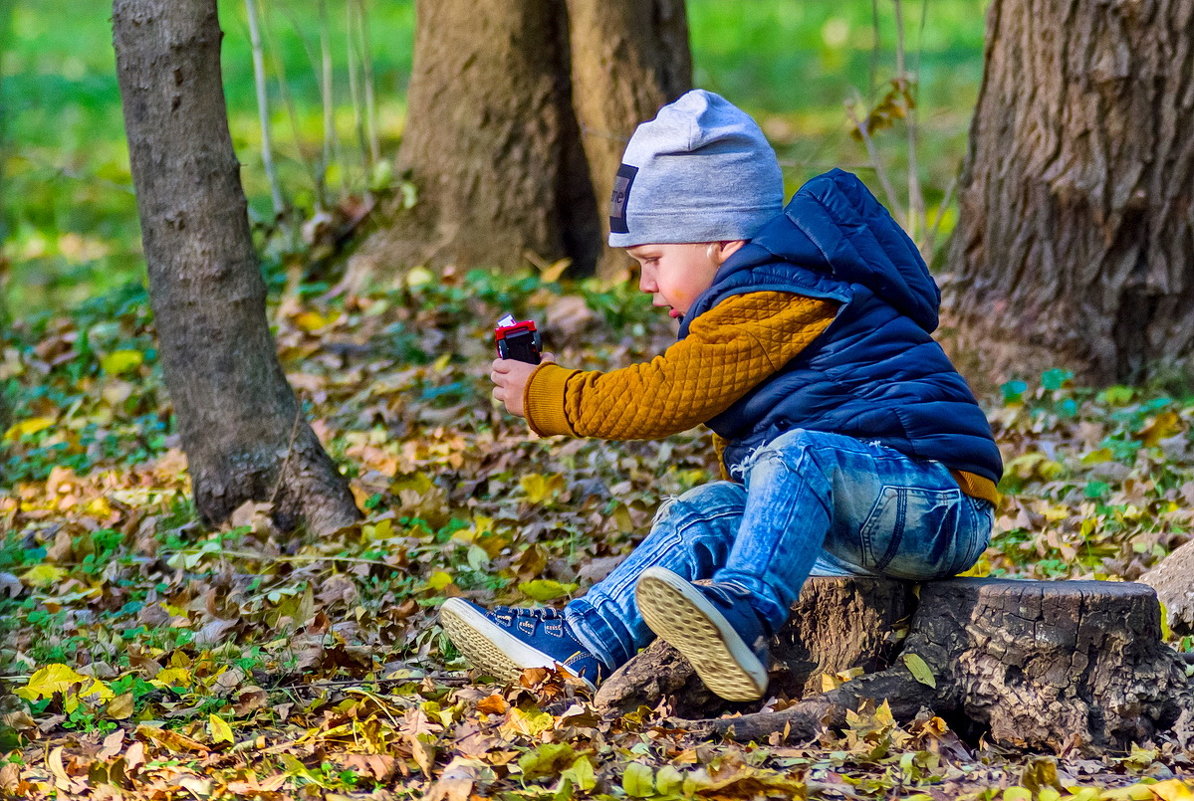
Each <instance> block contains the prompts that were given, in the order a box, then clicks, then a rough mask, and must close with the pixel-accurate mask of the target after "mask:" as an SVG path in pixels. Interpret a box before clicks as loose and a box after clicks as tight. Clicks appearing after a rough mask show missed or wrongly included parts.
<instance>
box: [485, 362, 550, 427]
mask: <svg viewBox="0 0 1194 801" xmlns="http://www.w3.org/2000/svg"><path fill="white" fill-rule="evenodd" d="M541 359H542V361H541V362H540V364H548V363H551V364H555V361H556V357H555V355H554V354H551V353H544V354H543V355H542V356H541ZM538 368H539V365H538V364H527V363H526V362H520V361H518V360H517V359H494V360H493V365H492V369H491V370H490V372H489V377H490V378H491V379H492V380H493V383H494V388H493V397H494V398H496V399H497V400H499V401H501V402H502V403H504V404H506V411H508V412H509V413H510V414H516V415H518V416H519V417H526V416H527V415H526V408H525V407H524V406H523V403H522V398H523V395H525V394H526V389H527V381H529V380H530V378H531V373H533V372H535V370H537V369H538Z"/></svg>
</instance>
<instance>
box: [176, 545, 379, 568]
mask: <svg viewBox="0 0 1194 801" xmlns="http://www.w3.org/2000/svg"><path fill="white" fill-rule="evenodd" d="M161 553H163V554H183V555H185V556H192V555H194V554H207V553H212V552H211V551H203V550H200V549H199V548H185V549H182V550H178V551H162V552H161ZM213 555H219V556H220V557H226V556H231V557H235V558H237V559H255V560H257V561H261V562H352V563H354V564H361V565H378V566H379V567H388V568H390V569H391V570H397V569H398V568H397V567H395V566H394V565H392V564H390V563H389V562H383V561H381V560H380V559H365V558H363V557H360V556H322V555H319V554H297V555H295V556H282V555H278V556H273V555H271V554H265V553H252V552H251V551H227V550H221V551H219V552H218V554H213Z"/></svg>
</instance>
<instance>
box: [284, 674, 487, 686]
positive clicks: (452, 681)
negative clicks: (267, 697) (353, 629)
mask: <svg viewBox="0 0 1194 801" xmlns="http://www.w3.org/2000/svg"><path fill="white" fill-rule="evenodd" d="M428 678H429V679H431V680H432V681H434V682H435V683H436V684H444V685H449V686H453V687H456V686H460V687H463V686H464V685H466V684H472V681H471V680H470V679H469V678H468V677H467V676H436V675H435V674H431V673H429V674H427V675H426V676H419V677H417V678H416V677H414V676H407V677H405V678H393V679H328V680H326V681H311V682H302V683H295V684H279V685H276V686H274V687H271V688H270V689H271V690H304V689H312V688H316V689H318V688H322V687H360V686H363V685H369V684H409V683H410V682H412V681H414V682H418V681H423V680H424V679H428Z"/></svg>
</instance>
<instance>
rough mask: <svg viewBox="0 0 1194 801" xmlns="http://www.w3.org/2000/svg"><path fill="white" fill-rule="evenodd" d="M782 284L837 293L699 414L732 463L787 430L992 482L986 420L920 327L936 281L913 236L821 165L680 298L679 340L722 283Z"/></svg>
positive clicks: (732, 289) (844, 175)
mask: <svg viewBox="0 0 1194 801" xmlns="http://www.w3.org/2000/svg"><path fill="white" fill-rule="evenodd" d="M768 290H770V291H781V292H794V293H797V294H801V295H806V296H809V297H814V298H827V299H831V300H835V301H837V302H839V303H840V304H841V307H840V309H839V311H838V314H837V316H836V318H835V319H834V321H833V322H832V323H831V324H830V326H829V327H828V328H827V329H826V330H825V331H824V332H823V333H822V334H821V335H820V336H819V337H817V338H816V339H815V340H814V341H813V342H812V343H811V344H810V345H809V346H808V347H807V348H805V349H804V350H803V351H801V352H800V353H799V354H797V356H796V357H795V358H794V359H792V361H790V362H789V363H788V364H787V365H785V366H784V367H783V368H781V369H780V370H779V372H777V373H775V374H774V375H773V376H771V378H769V379H768V380H766V381H764V382H763V383H762V384H760V385H759V386H757V387H755V388H754V389H753V390H751V391H750V392H749V393H747V394H746V396H745V397H743V398H741V399H740V400H739V401H738V402H737V403H735V404H734V405H733V406H731V407H730V408H729V409H727V410H726V411H725V412H723V413H722V414H720V415H718V416H717V417H715V418H713V419H712V420H710V421H708V425H709V427H710V428H711V429H713V430H714V431H715V432H717V433H718V434H720V435H721V436H723V437H725V438H726V439H727V440H729V446H728V447H727V449H726V451H725V454H724V458H725V462H726V466H727V468H730V469H731V473H732V472H733V467H734V466H735V465H737V464H738V463H739V462H741V460H742V459H743V458H744V457H745V456H746V455H747V454H748V453H750V452H751V451H752V450H754V449H755V448H756V447H758V446H759V445H762V444H764V443H766V442H769V441H770V440H772V439H774V438H775V437H777V436H778V435H779V434H782V433H783V432H785V431H788V430H791V429H794V428H804V429H810V430H814V431H827V432H833V433H838V434H845V435H848V436H852V437H857V438H859V439H863V440H867V441H878V442H880V443H882V444H884V445H887V446H889V447H892V448H894V449H896V450H898V451H900V452H901V453H905V454H907V455H909V456H912V457H915V458H920V459H933V460H936V461H939V462H942V463H944V464H945V465H946V466H947V467H949V468H950V469H953V470H964V471H967V472H971V473H975V474H977V475H980V476H983V477H985V478H988V479H990V480H991V481H994V482H998V481H999V478H1000V476H1001V475H1002V472H1003V464H1002V461H1001V459H1000V456H999V449H998V448H997V447H996V445H995V441H994V438H993V437H992V436H991V428H990V425H989V424H988V423H987V418H986V416H985V415H984V414H983V412H982V410H981V409H980V408H979V406H978V403H977V402H976V401H975V399H974V395H973V393H971V391H970V388H969V387H968V386H967V385H966V381H965V380H964V379H963V378H962V376H961V375H959V374H958V372H957V370H956V369H955V368H954V366H953V364H952V363H951V362H950V361H949V358H948V357H947V356H946V355H945V352H944V351H942V350H941V346H940V345H938V344H937V342H936V341H934V340H933V338H932V336H931V333H932V332H933V330H934V329H936V327H937V308H938V304H939V302H940V299H941V294H940V291H939V290H938V289H937V285H936V284H935V283H934V282H933V278H932V276H930V275H929V271H928V268H927V267H926V266H925V263H924V260H923V259H921V257H920V253H919V252H918V251H917V249H916V246H915V245H914V244H913V243H912V241H911V240H910V239H909V238H908V236H907V234H905V233H904V231H903V229H901V228H900V226H899V225H898V224H897V223H896V222H895V220H893V219H892V217H891V215H890V214H888V213H887V210H886V209H885V208H883V206H882V205H881V204H880V203H879V201H878V200H876V199H875V197H874V195H872V194H871V193H870V191H869V190H868V189H867V188H866V186H864V185H863V183H862V182H861V181H859V180H858V179H857V178H856V177H855V176H853V175H851V174H850V173H848V172H844V171H842V170H832V171H831V172H828V173H826V174H824V175H820V176H818V177H816V178H814V179H812V180H811V181H809V182H808V183H806V184H805V185H804V186H803V187H801V189H800V191H798V192H797V193H796V194H795V195H794V196H793V197H792V200H791V202H790V203H788V205H787V207H786V208H785V209H784V213H783V214H781V215H779V216H777V217H776V218H774V219H773V220H772V221H771V222H769V223H768V224H767V225H765V226H764V227H763V229H762V230H761V231H759V233H758V234H757V235H756V236H755V237H754V239H752V240H751V241H750V242H748V243H747V244H746V245H745V246H744V247H742V248H741V249H740V250H738V252H736V253H735V254H734V255H733V256H731V257H730V258H729V259H728V260H727V261H726V262H725V264H723V265H722V266H721V268H720V269H719V270H718V271H717V275H716V277H715V278H714V281H713V285H712V286H710V287H709V289H707V290H706V291H705V292H704V293H702V294H701V295H700V297H698V298H697V299H696V300H695V301H694V302H693V305H692V306H691V308H690V309H689V313H688V315H687V316H686V317H685V319H684V321H683V323H682V324H681V327H680V334H679V336H680V338H681V339H683V338H684V337H685V336H687V334H688V326H689V325H690V324H691V323H692V321H693V320H694V319H696V318H697V317H698V316H700V315H701V314H702V313H703V312H705V311H708V310H709V309H710V308H712V307H713V306H715V305H717V303H719V302H720V301H722V300H724V299H725V298H727V297H730V296H733V295H739V294H743V293H746V292H757V291H768Z"/></svg>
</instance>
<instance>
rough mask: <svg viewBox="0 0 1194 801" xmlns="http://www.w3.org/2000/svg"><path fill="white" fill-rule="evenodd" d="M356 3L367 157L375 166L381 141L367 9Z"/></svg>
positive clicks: (362, 2)
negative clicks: (362, 68) (363, 89)
mask: <svg viewBox="0 0 1194 801" xmlns="http://www.w3.org/2000/svg"><path fill="white" fill-rule="evenodd" d="M357 2H358V3H359V5H360V9H359V10H358V16H357V21H358V22H359V23H360V30H359V34H360V39H361V62H362V64H363V66H364V83H365V128H366V131H367V132H368V136H369V155H370V157H371V158H372V161H373V163H374V164H376V163H377V162H378V161H380V160H381V141H380V140H379V139H378V136H377V101H376V98H375V97H374V84H375V83H376V75H375V74H374V71H373V54H372V53H371V52H370V50H371V45H372V42H371V41H370V39H369V9H368V8H367V7H366V5H365V0H357Z"/></svg>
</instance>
